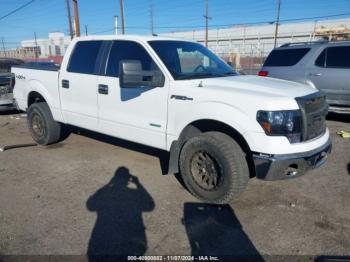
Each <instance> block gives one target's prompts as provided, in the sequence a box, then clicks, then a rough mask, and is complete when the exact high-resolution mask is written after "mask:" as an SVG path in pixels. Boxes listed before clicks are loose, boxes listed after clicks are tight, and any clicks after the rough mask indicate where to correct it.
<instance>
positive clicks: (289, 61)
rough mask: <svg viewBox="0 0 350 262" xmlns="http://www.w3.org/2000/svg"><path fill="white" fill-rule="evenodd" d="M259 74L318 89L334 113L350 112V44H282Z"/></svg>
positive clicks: (347, 42)
mask: <svg viewBox="0 0 350 262" xmlns="http://www.w3.org/2000/svg"><path fill="white" fill-rule="evenodd" d="M259 75H260V76H269V77H275V78H280V79H286V80H291V81H296V82H300V83H304V84H307V85H309V86H311V87H313V88H317V89H319V90H321V91H323V92H324V93H325V94H326V96H327V102H328V103H329V105H330V110H331V111H336V112H350V41H338V42H328V41H326V42H308V43H291V44H285V45H282V46H281V47H279V48H276V49H274V50H273V51H272V52H271V53H270V55H269V56H268V57H267V59H266V61H265V63H264V65H263V67H262V69H261V71H260V72H259Z"/></svg>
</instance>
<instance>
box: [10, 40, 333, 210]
mask: <svg viewBox="0 0 350 262" xmlns="http://www.w3.org/2000/svg"><path fill="white" fill-rule="evenodd" d="M12 72H13V73H14V74H15V76H16V84H15V88H14V98H15V101H16V103H17V106H18V108H19V109H20V110H24V111H27V113H28V126H29V129H30V132H31V135H32V137H33V139H34V140H35V141H36V142H37V143H38V144H40V145H49V144H53V143H57V142H59V141H60V140H62V139H63V138H64V137H66V136H67V134H68V132H69V128H68V126H72V125H73V126H78V127H81V128H85V129H89V130H93V131H96V132H100V133H103V134H107V135H110V136H113V137H118V138H122V139H126V140H129V141H133V142H137V143H141V144H144V145H148V146H151V147H155V148H159V149H163V150H166V151H169V152H170V154H169V170H168V173H180V174H181V178H182V179H183V182H184V183H185V186H186V187H187V189H188V190H189V191H190V192H191V193H192V194H193V195H194V196H196V197H197V198H199V199H201V200H203V201H206V202H209V203H217V204H224V203H228V202H229V201H230V200H232V199H233V198H235V197H237V196H238V195H239V194H240V193H242V192H243V191H244V189H245V188H246V186H247V183H248V180H249V178H250V177H254V176H255V177H257V178H260V179H263V180H276V179H286V178H291V177H297V176H300V175H302V174H304V173H305V172H306V171H307V170H309V169H313V168H315V167H319V166H321V165H322V164H323V163H324V162H325V161H326V159H327V156H328V154H329V153H330V151H331V141H330V136H329V131H328V129H327V127H326V126H325V116H326V114H327V110H328V105H327V103H326V101H325V96H324V95H323V94H322V93H320V92H319V91H318V90H317V89H313V88H311V87H308V86H306V85H303V84H299V83H294V82H289V81H284V80H277V79H272V78H261V77H258V76H243V75H239V74H238V73H236V72H235V71H234V70H233V69H232V68H231V67H230V66H228V65H227V64H226V63H225V62H224V61H223V60H221V59H220V58H218V57H217V56H215V55H214V54H213V53H212V52H210V51H209V50H208V49H206V48H205V47H204V46H203V45H201V44H199V43H195V42H190V41H183V40H175V39H169V38H161V37H146V36H89V37H81V38H75V39H74V40H73V41H72V43H71V44H70V46H69V47H68V50H67V52H66V54H65V56H64V59H63V62H62V65H61V68H60V69H59V70H58V69H57V70H55V69H53V68H48V69H47V70H45V69H44V68H40V69H35V68H26V67H25V66H18V67H14V68H13V69H12Z"/></svg>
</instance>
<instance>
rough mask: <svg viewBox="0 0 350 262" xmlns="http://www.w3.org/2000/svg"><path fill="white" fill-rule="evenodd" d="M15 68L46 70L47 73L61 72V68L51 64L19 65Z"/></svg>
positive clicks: (33, 63) (30, 63)
mask: <svg viewBox="0 0 350 262" xmlns="http://www.w3.org/2000/svg"><path fill="white" fill-rule="evenodd" d="M13 67H18V68H27V69H37V70H45V71H58V70H60V66H59V65H58V64H55V63H51V62H29V63H25V64H22V65H17V66H13Z"/></svg>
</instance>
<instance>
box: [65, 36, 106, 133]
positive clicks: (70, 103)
mask: <svg viewBox="0 0 350 262" xmlns="http://www.w3.org/2000/svg"><path fill="white" fill-rule="evenodd" d="M102 43H103V41H79V42H77V43H76V45H75V47H74V49H73V51H72V53H71V57H70V60H69V62H68V65H67V68H66V70H63V71H62V72H61V73H60V80H59V87H60V94H61V106H62V113H63V116H64V119H65V121H66V122H67V123H69V124H72V125H77V126H80V127H84V128H87V129H91V130H96V128H97V125H98V108H97V72H98V63H97V61H98V58H99V55H100V51H101V49H102Z"/></svg>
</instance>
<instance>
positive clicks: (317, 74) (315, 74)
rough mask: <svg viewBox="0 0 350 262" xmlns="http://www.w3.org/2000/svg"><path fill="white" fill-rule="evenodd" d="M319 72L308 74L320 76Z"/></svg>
mask: <svg viewBox="0 0 350 262" xmlns="http://www.w3.org/2000/svg"><path fill="white" fill-rule="evenodd" d="M321 75H322V74H321V73H310V74H309V76H321Z"/></svg>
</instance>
